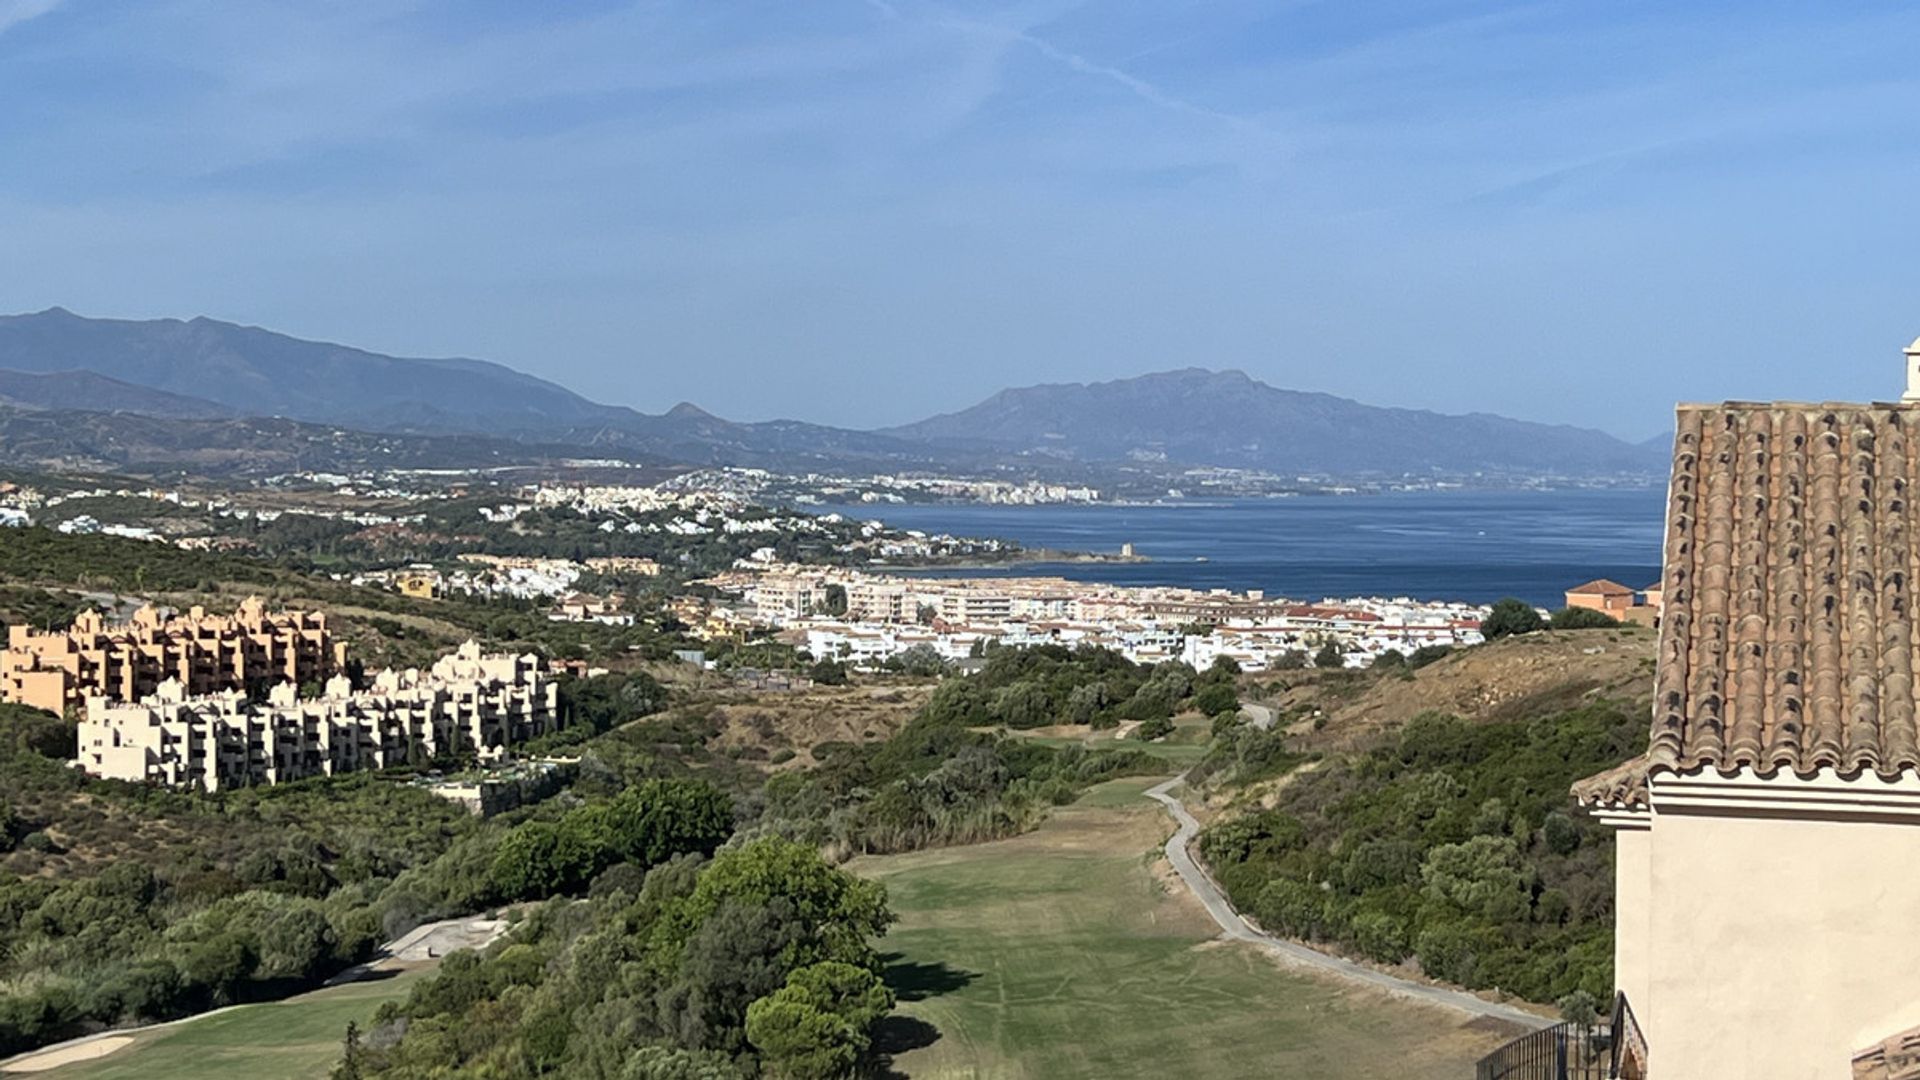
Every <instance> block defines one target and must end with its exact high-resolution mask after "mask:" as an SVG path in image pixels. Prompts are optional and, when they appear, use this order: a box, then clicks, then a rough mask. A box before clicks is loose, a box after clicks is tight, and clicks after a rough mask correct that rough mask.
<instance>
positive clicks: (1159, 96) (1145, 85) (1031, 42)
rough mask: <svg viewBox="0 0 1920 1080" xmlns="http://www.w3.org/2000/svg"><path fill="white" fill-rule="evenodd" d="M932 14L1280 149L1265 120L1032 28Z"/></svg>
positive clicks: (886, 8)
mask: <svg viewBox="0 0 1920 1080" xmlns="http://www.w3.org/2000/svg"><path fill="white" fill-rule="evenodd" d="M866 2H867V4H868V6H870V7H872V8H874V9H875V10H876V11H879V12H880V13H881V14H882V15H883V16H885V17H886V18H887V19H889V20H892V21H905V20H906V19H907V15H906V14H905V12H903V11H902V10H901V8H900V6H899V5H897V4H895V3H893V2H892V0H866ZM925 10H927V11H928V12H929V13H930V14H929V17H928V19H927V21H928V22H929V23H931V24H932V25H935V26H939V27H943V28H945V29H948V30H952V31H956V32H960V33H966V34H975V35H983V36H987V37H993V38H999V39H1001V40H1004V41H1006V42H1008V43H1017V44H1020V45H1024V46H1026V47H1028V48H1030V49H1032V50H1033V51H1035V52H1037V53H1039V54H1040V55H1041V56H1043V57H1045V58H1047V59H1048V60H1051V61H1053V62H1054V63H1056V64H1058V65H1060V66H1061V67H1064V68H1066V69H1067V70H1069V71H1071V72H1074V73H1075V74H1079V75H1086V76H1090V77H1093V78H1096V79H1101V80H1104V81H1106V82H1109V83H1112V84H1113V85H1115V86H1118V87H1120V88H1121V89H1123V90H1126V91H1127V92H1128V93H1130V94H1132V95H1133V96H1135V97H1137V98H1139V99H1140V100H1142V101H1144V102H1146V103H1148V104H1150V105H1153V106H1155V107H1157V108H1161V109H1166V110H1169V111H1171V112H1176V113H1182V114H1185V115H1188V116H1195V117H1200V118H1202V119H1206V120H1212V121H1218V122H1220V123H1222V124H1225V125H1227V126H1229V127H1231V128H1233V129H1235V130H1237V131H1239V132H1242V133H1245V134H1251V135H1254V136H1257V137H1259V138H1260V139H1262V140H1273V141H1274V143H1275V144H1276V145H1277V144H1278V143H1279V142H1280V140H1281V134H1280V132H1278V131H1275V130H1273V129H1272V128H1270V127H1268V126H1267V125H1265V124H1263V123H1261V122H1260V121H1259V120H1257V119H1255V118H1253V117H1250V116H1246V115H1243V114H1240V113H1235V112H1229V111H1227V110H1224V109H1218V108H1214V107H1211V106H1208V105H1203V104H1201V103H1199V102H1196V101H1194V100H1192V99H1190V98H1187V97H1183V96H1181V95H1179V94H1176V93H1173V92H1171V91H1169V90H1167V89H1166V88H1164V87H1162V86H1160V85H1158V84H1156V83H1154V82H1151V81H1149V80H1147V79H1143V78H1141V77H1139V76H1138V75H1135V74H1133V73H1132V72H1130V71H1128V70H1126V69H1125V68H1122V67H1120V66H1118V65H1116V64H1107V63H1101V62H1100V61H1098V60H1094V59H1092V58H1090V57H1088V56H1086V55H1084V54H1082V53H1079V52H1076V51H1074V50H1072V49H1067V48H1063V47H1062V46H1060V45H1058V44H1056V43H1054V42H1053V41H1052V40H1050V39H1048V38H1046V37H1044V36H1042V35H1040V34H1038V33H1035V32H1034V31H1033V30H1032V29H1031V28H1028V27H1023V26H1017V25H1009V24H1006V23H1001V22H993V21H988V20H984V19H973V18H965V17H962V16H960V15H957V14H955V13H953V12H952V11H949V10H947V9H945V8H942V7H940V6H938V5H935V4H928V5H926V8H925ZM1151 51H1153V50H1151V49H1148V50H1142V52H1141V53H1139V54H1137V55H1145V54H1146V53H1148V52H1151Z"/></svg>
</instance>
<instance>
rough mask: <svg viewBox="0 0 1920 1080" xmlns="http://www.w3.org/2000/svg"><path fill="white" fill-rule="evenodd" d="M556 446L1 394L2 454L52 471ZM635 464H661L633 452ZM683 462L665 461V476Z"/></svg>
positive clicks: (467, 458)
mask: <svg viewBox="0 0 1920 1080" xmlns="http://www.w3.org/2000/svg"><path fill="white" fill-rule="evenodd" d="M579 453H580V449H579V448H578V447H573V446H554V445H546V444H533V443H525V442H518V441H514V440H510V439H500V438H487V437H485V436H479V435H438V436H428V435H407V434H395V433H377V432H365V431H351V430H347V429H343V428H338V427H333V426H329V425H322V424H306V423H301V422H299V421H296V420H285V419H276V418H272V417H265V418H263V417H235V418H227V419H194V418H181V417H171V418H168V417H156V416H143V415H138V414H135V413H107V412H82V411H78V410H66V409H21V408H15V407H12V406H9V405H6V404H3V403H0V462H4V463H5V464H7V465H12V466H18V467H24V468H31V469H43V470H47V471H52V472H63V473H70V472H76V471H86V472H91V471H105V472H122V473H131V474H136V475H155V474H159V473H171V472H178V471H182V470H184V471H188V472H191V473H193V474H195V475H201V476H244V477H261V476H271V475H274V474H276V473H284V472H293V471H300V470H311V471H316V472H352V471H355V470H360V469H390V468H398V469H447V468H474V467H487V466H507V465H529V466H538V465H556V466H557V465H558V464H559V463H561V462H564V461H565V460H567V459H568V458H570V457H573V456H575V455H578V454H579ZM626 460H630V461H633V462H634V463H635V464H647V465H660V464H663V462H662V461H661V459H657V458H654V457H652V456H651V455H642V454H629V455H626ZM673 471H676V470H660V471H658V475H656V476H654V477H653V478H654V479H659V478H661V477H664V476H666V475H671V473H672V472H673Z"/></svg>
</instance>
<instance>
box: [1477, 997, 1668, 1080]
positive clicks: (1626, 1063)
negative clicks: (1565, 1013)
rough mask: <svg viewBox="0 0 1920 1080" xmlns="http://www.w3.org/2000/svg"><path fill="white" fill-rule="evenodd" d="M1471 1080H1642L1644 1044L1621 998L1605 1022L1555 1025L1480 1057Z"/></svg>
mask: <svg viewBox="0 0 1920 1080" xmlns="http://www.w3.org/2000/svg"><path fill="white" fill-rule="evenodd" d="M1474 1076H1475V1080H1647V1041H1646V1039H1645V1037H1644V1036H1642V1035H1641V1033H1640V1025H1639V1023H1638V1022H1637V1021H1636V1020H1635V1019H1634V1016H1633V1009H1632V1008H1631V1007H1630V1006H1629V1005H1628V1004H1627V996H1626V995H1625V994H1618V995H1615V997H1614V1000H1613V1017H1612V1021H1611V1022H1610V1023H1594V1024H1574V1023H1564V1024H1555V1025H1554V1026H1552V1027H1550V1028H1545V1029H1542V1030H1540V1031H1534V1032H1529V1033H1528V1034H1526V1035H1522V1036H1521V1037H1519V1038H1517V1039H1515V1040H1513V1041H1512V1042H1510V1043H1508V1044H1507V1045H1505V1046H1502V1047H1501V1048H1500V1049H1498V1050H1495V1051H1494V1052H1493V1053H1491V1054H1488V1055H1487V1056H1486V1057H1484V1058H1481V1059H1480V1064H1479V1065H1478V1066H1477V1067H1476V1068H1475V1070H1474Z"/></svg>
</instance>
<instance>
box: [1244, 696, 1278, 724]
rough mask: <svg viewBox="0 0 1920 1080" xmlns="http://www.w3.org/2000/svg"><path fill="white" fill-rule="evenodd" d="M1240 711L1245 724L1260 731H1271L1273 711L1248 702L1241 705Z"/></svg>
mask: <svg viewBox="0 0 1920 1080" xmlns="http://www.w3.org/2000/svg"><path fill="white" fill-rule="evenodd" d="M1240 711H1241V712H1242V713H1244V714H1245V715H1246V718H1247V722H1248V723H1250V724H1252V725H1253V726H1254V727H1257V728H1259V729H1260V730H1261V731H1270V730H1272V728H1273V710H1272V709H1271V708H1269V707H1268V706H1265V705H1257V704H1255V703H1253V702H1251V701H1248V702H1245V703H1243V704H1241V706H1240Z"/></svg>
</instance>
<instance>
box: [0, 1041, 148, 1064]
mask: <svg viewBox="0 0 1920 1080" xmlns="http://www.w3.org/2000/svg"><path fill="white" fill-rule="evenodd" d="M132 1041H133V1036H131V1035H102V1036H100V1037H99V1038H97V1039H88V1040H87V1041H86V1042H83V1043H75V1044H74V1045H72V1046H56V1047H54V1048H53V1049H52V1050H42V1051H41V1052H39V1053H37V1054H28V1055H27V1056H25V1057H20V1058H15V1059H14V1060H12V1061H9V1062H7V1063H6V1064H5V1065H0V1072H8V1073H33V1072H45V1071H47V1070H48V1069H57V1068H59V1067H60V1066H62V1065H71V1064H73V1063H74V1062H76V1061H92V1060H94V1059H95V1058H103V1057H106V1056H107V1055H108V1054H111V1053H113V1052H114V1051H115V1050H118V1049H120V1048H121V1047H123V1046H125V1045H127V1044H128V1043H130V1042H132Z"/></svg>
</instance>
